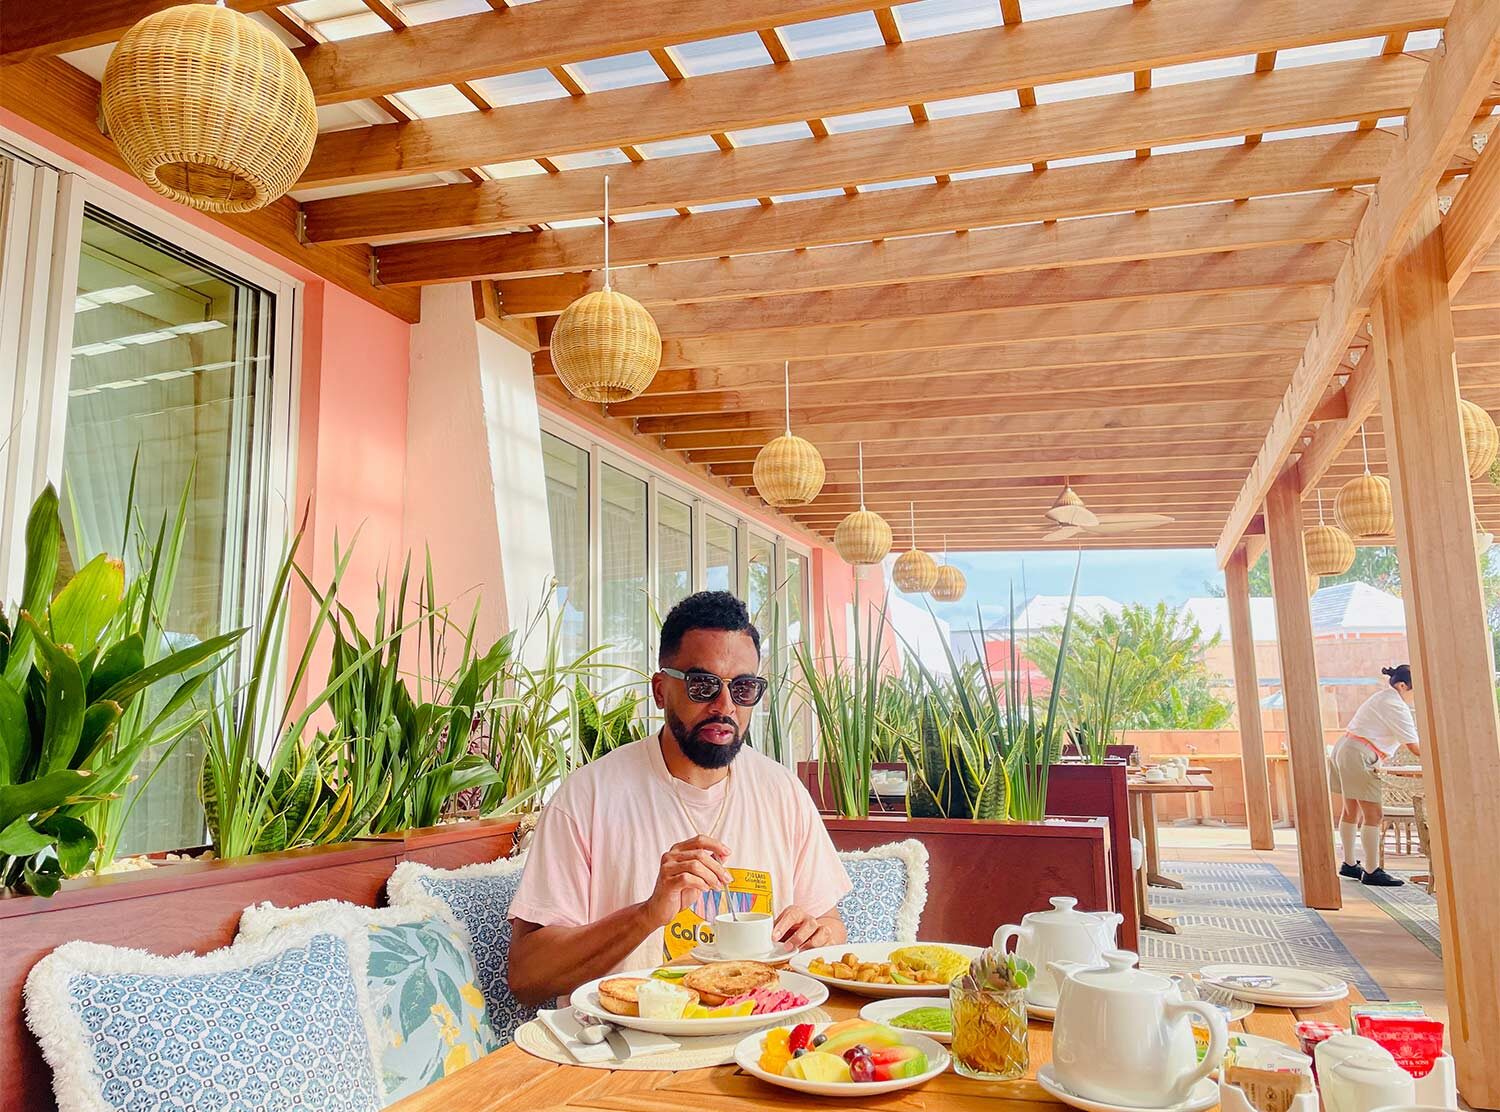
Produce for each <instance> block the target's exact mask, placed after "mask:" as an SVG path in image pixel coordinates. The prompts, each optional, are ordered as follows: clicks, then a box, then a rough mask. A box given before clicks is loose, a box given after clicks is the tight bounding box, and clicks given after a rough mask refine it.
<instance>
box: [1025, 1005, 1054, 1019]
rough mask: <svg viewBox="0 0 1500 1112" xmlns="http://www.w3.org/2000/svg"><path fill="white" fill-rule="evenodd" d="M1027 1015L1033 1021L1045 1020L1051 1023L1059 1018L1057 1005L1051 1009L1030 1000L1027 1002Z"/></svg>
mask: <svg viewBox="0 0 1500 1112" xmlns="http://www.w3.org/2000/svg"><path fill="white" fill-rule="evenodd" d="M1026 1014H1027V1015H1029V1016H1030V1017H1031V1018H1032V1019H1045V1020H1046V1021H1047V1022H1048V1023H1051V1022H1052V1021H1053V1020H1054V1019H1056V1018H1057V1005H1056V1004H1054V1005H1052V1007H1050V1008H1049V1007H1047V1006H1046V1005H1045V1004H1033V1003H1032V1002H1031V1001H1030V1000H1028V1001H1026Z"/></svg>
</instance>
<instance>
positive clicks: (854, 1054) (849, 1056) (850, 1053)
mask: <svg viewBox="0 0 1500 1112" xmlns="http://www.w3.org/2000/svg"><path fill="white" fill-rule="evenodd" d="M869 1056H870V1048H869V1047H868V1046H865V1045H864V1044H863V1043H859V1044H857V1045H855V1046H851V1047H850V1048H849V1049H848V1050H846V1051H844V1061H846V1062H848V1063H849V1064H850V1065H851V1066H852V1065H853V1064H854V1059H856V1058H868V1057H869Z"/></svg>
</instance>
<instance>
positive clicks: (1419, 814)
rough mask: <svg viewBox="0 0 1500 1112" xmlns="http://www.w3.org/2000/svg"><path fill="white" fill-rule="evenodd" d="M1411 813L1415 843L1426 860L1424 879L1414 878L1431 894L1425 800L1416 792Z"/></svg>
mask: <svg viewBox="0 0 1500 1112" xmlns="http://www.w3.org/2000/svg"><path fill="white" fill-rule="evenodd" d="M1411 809H1412V813H1413V814H1415V815H1416V819H1417V845H1418V847H1419V848H1420V849H1421V851H1422V858H1423V860H1425V861H1426V862H1427V876H1426V879H1425V880H1422V878H1421V877H1417V878H1416V879H1417V880H1419V881H1421V882H1422V887H1423V888H1425V889H1427V894H1428V895H1429V896H1430V895H1432V883H1433V882H1432V843H1431V842H1430V841H1428V839H1427V800H1426V798H1425V797H1424V796H1423V795H1422V794H1421V793H1418V794H1416V795H1414V796H1412V797H1411Z"/></svg>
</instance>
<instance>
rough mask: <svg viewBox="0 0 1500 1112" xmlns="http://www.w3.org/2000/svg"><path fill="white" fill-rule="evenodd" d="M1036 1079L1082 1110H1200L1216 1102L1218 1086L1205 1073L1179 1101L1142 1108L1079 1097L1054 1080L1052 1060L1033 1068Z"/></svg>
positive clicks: (1179, 1111) (1168, 1111) (1186, 1111)
mask: <svg viewBox="0 0 1500 1112" xmlns="http://www.w3.org/2000/svg"><path fill="white" fill-rule="evenodd" d="M1036 1080H1037V1084H1038V1085H1040V1086H1041V1087H1042V1088H1043V1089H1046V1090H1047V1092H1049V1093H1051V1094H1052V1095H1053V1096H1055V1097H1056V1098H1057V1099H1058V1100H1060V1101H1062V1102H1063V1103H1064V1104H1071V1105H1072V1106H1073V1107H1074V1108H1081V1109H1083V1112H1203V1110H1204V1109H1207V1108H1212V1107H1213V1106H1214V1105H1216V1104H1218V1103H1219V1086H1218V1084H1217V1083H1216V1082H1213V1081H1210V1080H1209V1079H1208V1078H1206V1077H1205V1078H1203V1079H1202V1080H1201V1081H1199V1082H1198V1083H1197V1084H1195V1085H1194V1086H1193V1087H1192V1089H1191V1090H1190V1091H1189V1092H1188V1098H1187V1100H1185V1101H1183V1102H1182V1103H1181V1104H1169V1105H1167V1106H1166V1107H1165V1108H1153V1109H1143V1108H1142V1107H1141V1106H1140V1105H1130V1104H1108V1103H1106V1102H1105V1101H1101V1100H1090V1099H1089V1098H1088V1097H1081V1096H1079V1095H1078V1094H1077V1093H1075V1092H1073V1091H1072V1090H1071V1089H1068V1088H1065V1087H1064V1086H1063V1085H1062V1083H1061V1082H1059V1081H1058V1080H1057V1077H1056V1076H1055V1075H1054V1074H1053V1072H1052V1063H1051V1062H1048V1063H1047V1064H1046V1065H1045V1066H1043V1067H1042V1068H1041V1069H1039V1070H1037V1071H1036Z"/></svg>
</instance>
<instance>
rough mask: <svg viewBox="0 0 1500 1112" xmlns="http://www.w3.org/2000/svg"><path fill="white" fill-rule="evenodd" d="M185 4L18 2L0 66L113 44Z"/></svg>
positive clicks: (235, 0) (250, 7)
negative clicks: (156, 16)
mask: <svg viewBox="0 0 1500 1112" xmlns="http://www.w3.org/2000/svg"><path fill="white" fill-rule="evenodd" d="M183 2H184V0H70V2H69V3H66V4H45V3H36V2H28V0H20V2H17V3H10V4H7V5H6V6H5V18H4V19H0V66H9V65H13V64H15V63H17V62H27V61H30V60H31V59H33V58H44V57H47V56H49V55H55V54H66V53H68V52H69V51H72V50H83V49H86V48H87V47H90V46H100V45H102V44H104V43H108V42H114V41H115V40H116V39H118V38H119V37H120V36H121V35H123V34H124V33H125V32H126V31H128V30H130V28H131V27H133V26H134V25H135V24H137V23H139V22H140V21H141V20H143V19H145V18H146V17H147V16H148V15H152V14H154V13H156V12H159V11H162V10H163V9H165V8H170V7H174V6H176V5H177V4H181V3H183ZM186 2H188V3H192V2H194V0H186ZM203 2H205V3H206V2H209V0H203ZM291 3H295V0H229V6H230V7H231V8H233V9H235V11H240V12H247V13H248V12H262V11H266V10H267V9H270V8H278V7H281V6H283V5H285V4H291Z"/></svg>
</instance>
